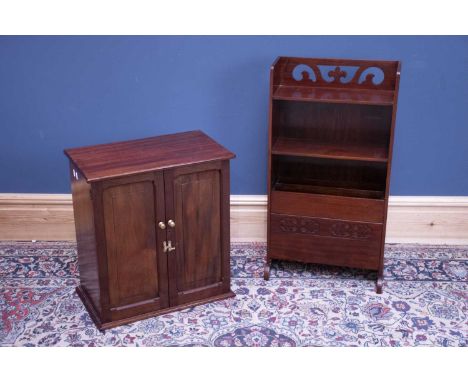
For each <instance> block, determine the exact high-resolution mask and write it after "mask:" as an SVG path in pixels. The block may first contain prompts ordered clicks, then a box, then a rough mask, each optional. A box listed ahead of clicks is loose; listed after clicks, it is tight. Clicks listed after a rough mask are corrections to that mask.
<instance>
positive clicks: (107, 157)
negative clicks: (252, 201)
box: [65, 131, 234, 330]
mask: <svg viewBox="0 0 468 382" xmlns="http://www.w3.org/2000/svg"><path fill="white" fill-rule="evenodd" d="M65 154H66V155H67V156H68V158H69V160H70V175H71V188H72V194H73V210H74V216H75V226H76V238H77V246H78V264H79V271H80V286H79V287H78V288H77V292H78V295H79V296H80V298H81V299H82V301H83V303H84V305H85V306H86V308H87V310H88V311H89V313H90V315H91V317H92V318H93V320H94V322H95V323H96V325H97V326H98V328H99V329H101V330H102V329H107V328H110V327H114V326H117V325H121V324H126V323H130V322H133V321H136V320H140V319H143V318H147V317H150V316H154V315H158V314H163V313H167V312H170V311H173V310H178V309H183V308H187V307H191V306H194V305H197V304H202V303H206V302H210V301H215V300H218V299H222V298H227V297H232V296H234V294H233V293H232V292H231V289H230V268H229V245H230V243H229V242H230V236H229V160H230V159H232V158H234V154H232V153H231V152H230V151H228V150H226V149H225V148H224V147H222V146H221V145H219V144H218V143H216V142H215V141H214V140H212V139H211V138H209V137H208V136H207V135H205V134H204V133H203V132H201V131H191V132H185V133H178V134H171V135H164V136H159V137H153V138H146V139H140V140H134V141H127V142H117V143H111V144H103V145H97V146H89V147H81V148H74V149H68V150H65Z"/></svg>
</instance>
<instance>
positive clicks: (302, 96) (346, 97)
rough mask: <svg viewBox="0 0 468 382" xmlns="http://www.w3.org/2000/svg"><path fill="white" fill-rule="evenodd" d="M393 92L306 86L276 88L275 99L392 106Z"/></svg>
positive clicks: (281, 86) (280, 86)
mask: <svg viewBox="0 0 468 382" xmlns="http://www.w3.org/2000/svg"><path fill="white" fill-rule="evenodd" d="M393 97H394V95H393V92H391V91H385V90H383V91H375V92H373V91H368V90H356V89H350V90H347V89H333V88H327V89H320V88H316V89H314V88H307V87H304V86H284V85H279V86H276V87H275V89H274V93H273V99H276V100H286V101H308V102H324V103H346V104H362V105H392V104H393Z"/></svg>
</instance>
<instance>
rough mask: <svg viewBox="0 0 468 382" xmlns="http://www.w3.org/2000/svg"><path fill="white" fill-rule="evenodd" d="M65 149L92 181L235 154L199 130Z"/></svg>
mask: <svg viewBox="0 0 468 382" xmlns="http://www.w3.org/2000/svg"><path fill="white" fill-rule="evenodd" d="M64 152H65V155H66V156H68V158H70V160H71V161H72V162H73V163H74V165H75V166H76V167H78V169H79V170H80V171H81V172H82V174H83V176H84V177H85V178H86V180H87V181H89V182H93V181H98V180H103V179H109V178H115V177H119V176H124V175H132V174H139V173H143V172H148V171H154V170H163V169H166V168H171V167H177V166H183V165H189V164H195V163H201V162H208V161H212V160H224V159H232V158H234V157H235V155H234V154H233V153H232V152H230V151H229V150H227V149H226V148H224V147H223V146H221V145H220V144H219V143H217V142H216V141H214V140H213V139H211V138H210V137H209V136H208V135H206V134H205V133H203V132H202V131H199V130H197V131H188V132H184V133H176V134H168V135H161V136H157V137H150V138H144V139H137V140H131V141H123V142H114V143H108V144H100V145H95V146H86V147H78V148H72V149H66V150H64Z"/></svg>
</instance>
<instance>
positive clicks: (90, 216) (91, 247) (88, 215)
mask: <svg viewBox="0 0 468 382" xmlns="http://www.w3.org/2000/svg"><path fill="white" fill-rule="evenodd" d="M70 173H71V174H70V176H71V189H72V196H73V215H74V217H75V230H76V241H77V248H78V267H79V273H80V284H81V287H82V289H83V290H84V291H85V292H86V293H87V294H88V296H89V297H90V299H91V302H92V304H93V305H94V308H95V309H96V310H97V311H98V312H100V311H101V296H100V288H99V270H98V258H97V250H96V235H95V229H94V212H93V201H92V199H91V185H90V184H89V183H87V182H86V181H85V179H84V177H83V176H82V175H81V173H79V172H78V170H77V169H76V168H74V167H73V166H72V165H70ZM77 178H78V179H77Z"/></svg>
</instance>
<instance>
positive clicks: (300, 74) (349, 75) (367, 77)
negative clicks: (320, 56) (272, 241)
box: [291, 64, 385, 86]
mask: <svg viewBox="0 0 468 382" xmlns="http://www.w3.org/2000/svg"><path fill="white" fill-rule="evenodd" d="M327 70H328V71H327ZM291 75H292V77H293V78H294V79H295V80H296V81H298V82H301V81H311V82H313V83H315V84H353V85H357V86H360V85H361V86H362V85H365V86H379V85H380V84H382V82H383V81H384V79H385V73H384V71H383V70H382V69H381V68H379V67H378V66H360V67H359V66H347V65H346V66H336V67H334V68H332V69H331V70H330V66H328V65H315V64H309V65H306V64H299V65H296V66H295V67H294V69H293V71H292V73H291ZM376 75H378V77H380V79H376Z"/></svg>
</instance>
